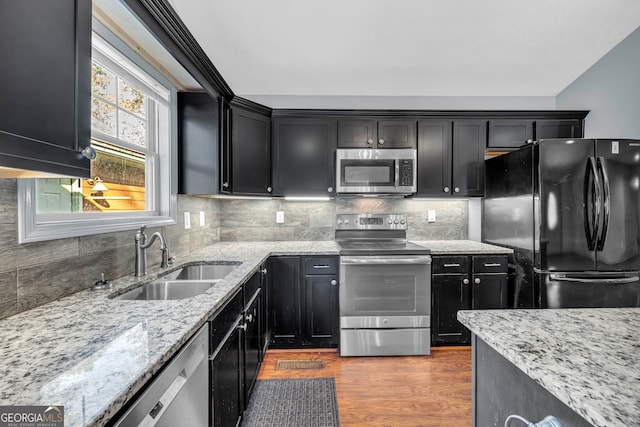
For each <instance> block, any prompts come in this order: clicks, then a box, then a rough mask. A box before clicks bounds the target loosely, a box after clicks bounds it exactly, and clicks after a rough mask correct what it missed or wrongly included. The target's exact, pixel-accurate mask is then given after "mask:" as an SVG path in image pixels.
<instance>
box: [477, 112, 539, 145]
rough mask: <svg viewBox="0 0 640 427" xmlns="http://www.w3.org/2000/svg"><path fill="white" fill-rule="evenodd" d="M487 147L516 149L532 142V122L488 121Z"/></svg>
mask: <svg viewBox="0 0 640 427" xmlns="http://www.w3.org/2000/svg"><path fill="white" fill-rule="evenodd" d="M488 126H489V132H488V133H489V137H488V139H487V147H490V148H518V147H520V146H522V145H524V144H526V143H527V141H529V140H533V120H515V119H514V120H489V124H488Z"/></svg>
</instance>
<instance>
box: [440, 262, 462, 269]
mask: <svg viewBox="0 0 640 427" xmlns="http://www.w3.org/2000/svg"><path fill="white" fill-rule="evenodd" d="M443 267H445V268H451V267H460V264H458V263H457V262H452V263H450V264H444V265H443Z"/></svg>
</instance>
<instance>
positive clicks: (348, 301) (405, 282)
mask: <svg viewBox="0 0 640 427" xmlns="http://www.w3.org/2000/svg"><path fill="white" fill-rule="evenodd" d="M406 233H407V219H406V216H405V215H391V214H340V215H337V216H336V232H335V238H336V241H337V242H338V244H339V245H340V292H339V293H340V355H341V356H400V355H427V354H429V353H430V350H431V331H430V327H431V257H430V256H429V253H430V251H429V249H427V248H424V247H422V246H418V245H416V244H414V243H411V242H407V237H406Z"/></svg>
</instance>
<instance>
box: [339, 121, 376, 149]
mask: <svg viewBox="0 0 640 427" xmlns="http://www.w3.org/2000/svg"><path fill="white" fill-rule="evenodd" d="M375 131H376V122H375V120H364V119H351V120H338V147H339V148H372V147H375V146H376V140H375V137H376V135H375Z"/></svg>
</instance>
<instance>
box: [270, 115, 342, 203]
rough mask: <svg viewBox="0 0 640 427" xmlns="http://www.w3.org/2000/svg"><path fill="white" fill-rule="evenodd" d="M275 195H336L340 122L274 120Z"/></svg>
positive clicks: (309, 119)
mask: <svg viewBox="0 0 640 427" xmlns="http://www.w3.org/2000/svg"><path fill="white" fill-rule="evenodd" d="M272 126H273V139H272V141H273V144H272V146H273V194H274V195H278V196H333V195H334V194H335V184H334V183H335V151H336V120H335V119H330V118H304V117H291V118H276V119H273V122H272Z"/></svg>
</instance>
